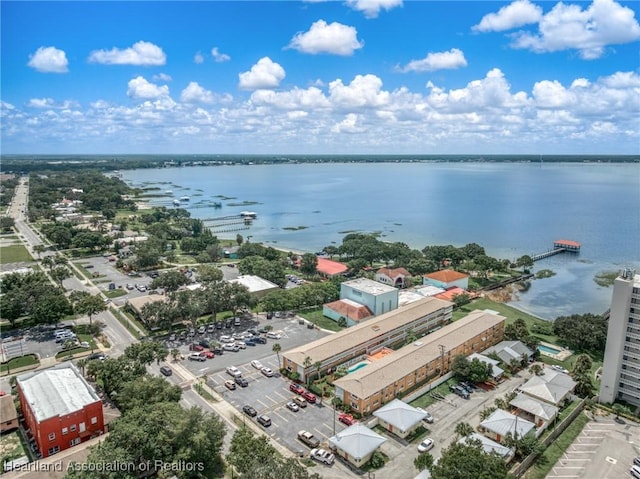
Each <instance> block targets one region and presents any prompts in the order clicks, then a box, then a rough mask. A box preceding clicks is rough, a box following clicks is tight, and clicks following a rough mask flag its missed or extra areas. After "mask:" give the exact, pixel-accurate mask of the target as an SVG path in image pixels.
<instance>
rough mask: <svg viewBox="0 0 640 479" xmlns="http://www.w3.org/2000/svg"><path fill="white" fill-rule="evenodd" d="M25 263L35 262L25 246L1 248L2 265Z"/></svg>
mask: <svg viewBox="0 0 640 479" xmlns="http://www.w3.org/2000/svg"><path fill="white" fill-rule="evenodd" d="M23 261H33V258H32V257H31V255H30V254H29V252H28V251H27V248H25V247H24V246H22V245H20V244H19V245H11V246H3V247H2V248H0V263H2V264H7V263H20V262H23Z"/></svg>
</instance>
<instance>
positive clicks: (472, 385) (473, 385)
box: [460, 381, 478, 390]
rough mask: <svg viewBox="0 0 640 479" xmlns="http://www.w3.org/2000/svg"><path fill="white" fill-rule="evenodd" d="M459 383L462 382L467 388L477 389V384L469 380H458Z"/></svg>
mask: <svg viewBox="0 0 640 479" xmlns="http://www.w3.org/2000/svg"><path fill="white" fill-rule="evenodd" d="M460 384H463V385H464V386H465V387H466V388H467V389H469V388H470V389H473V390H476V389H478V386H476V385H475V384H474V383H472V382H471V381H460Z"/></svg>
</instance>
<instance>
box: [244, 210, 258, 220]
mask: <svg viewBox="0 0 640 479" xmlns="http://www.w3.org/2000/svg"><path fill="white" fill-rule="evenodd" d="M240 216H242V217H243V218H244V219H256V218H257V216H258V214H257V213H255V212H254V211H241V212H240Z"/></svg>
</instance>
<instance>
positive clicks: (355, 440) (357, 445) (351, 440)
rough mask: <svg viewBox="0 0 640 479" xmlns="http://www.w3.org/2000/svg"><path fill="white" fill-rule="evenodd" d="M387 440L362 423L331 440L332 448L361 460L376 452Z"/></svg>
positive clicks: (341, 432)
mask: <svg viewBox="0 0 640 479" xmlns="http://www.w3.org/2000/svg"><path fill="white" fill-rule="evenodd" d="M384 442H386V439H385V438H384V437H382V436H381V435H380V434H378V433H376V432H374V431H372V430H371V429H369V428H368V427H367V426H364V425H362V424H360V423H357V424H354V425H353V426H349V427H348V428H346V429H344V430H342V431H340V432H339V433H338V434H336V435H335V436H333V437H330V438H329V443H330V444H331V445H332V446H335V447H336V448H338V449H340V450H342V451H344V452H346V453H347V454H348V455H349V456H351V457H353V458H355V459H356V460H360V459H362V458H363V457H366V456H368V455H369V454H372V453H373V452H375V450H376V449H378V448H379V447H380V446H381V445H382V443H384Z"/></svg>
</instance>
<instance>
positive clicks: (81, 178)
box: [29, 168, 136, 221]
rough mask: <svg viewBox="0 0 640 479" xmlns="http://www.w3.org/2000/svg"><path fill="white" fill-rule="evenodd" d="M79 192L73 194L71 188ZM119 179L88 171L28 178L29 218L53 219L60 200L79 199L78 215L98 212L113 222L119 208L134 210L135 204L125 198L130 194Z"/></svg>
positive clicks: (91, 170) (50, 173)
mask: <svg viewBox="0 0 640 479" xmlns="http://www.w3.org/2000/svg"><path fill="white" fill-rule="evenodd" d="M74 188H75V189H81V190H83V192H82V193H79V192H78V193H72V191H71V190H72V189H74ZM133 192H134V190H132V189H131V188H129V186H127V185H126V183H124V182H123V181H122V180H120V179H119V178H115V177H111V176H105V175H103V174H102V173H101V172H100V171H97V170H95V169H89V168H74V169H66V170H64V171H46V172H43V173H42V174H39V175H31V176H30V177H29V217H30V219H31V220H32V221H34V220H36V219H37V218H47V219H54V218H55V212H54V210H53V209H52V208H51V205H52V204H53V203H57V202H59V201H60V200H62V199H63V198H67V199H73V200H80V201H82V204H81V205H80V207H79V210H80V212H88V211H97V212H100V213H101V214H102V215H103V216H104V217H105V218H108V219H113V218H115V216H116V212H117V210H119V209H130V210H132V211H134V210H135V208H136V206H135V203H134V202H133V201H132V200H130V199H127V196H126V195H129V194H131V193H133Z"/></svg>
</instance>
